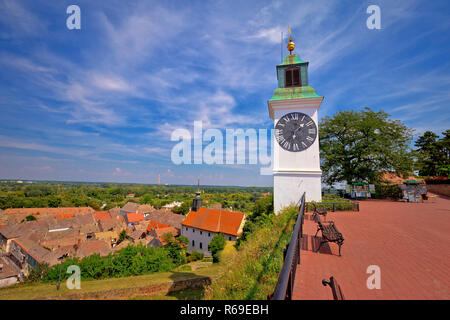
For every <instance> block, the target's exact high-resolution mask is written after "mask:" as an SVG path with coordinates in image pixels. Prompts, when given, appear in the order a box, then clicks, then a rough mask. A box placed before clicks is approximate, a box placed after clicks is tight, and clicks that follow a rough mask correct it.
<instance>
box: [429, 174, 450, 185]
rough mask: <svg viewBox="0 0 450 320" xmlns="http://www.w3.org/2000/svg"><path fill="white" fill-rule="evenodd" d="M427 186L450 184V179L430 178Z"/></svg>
mask: <svg viewBox="0 0 450 320" xmlns="http://www.w3.org/2000/svg"><path fill="white" fill-rule="evenodd" d="M425 182H426V184H450V179H448V178H447V177H444V176H441V177H429V178H427V179H425Z"/></svg>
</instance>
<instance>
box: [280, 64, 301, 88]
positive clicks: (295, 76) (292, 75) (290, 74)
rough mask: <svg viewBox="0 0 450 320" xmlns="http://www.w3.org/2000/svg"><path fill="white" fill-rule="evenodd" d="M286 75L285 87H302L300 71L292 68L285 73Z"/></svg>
mask: <svg viewBox="0 0 450 320" xmlns="http://www.w3.org/2000/svg"><path fill="white" fill-rule="evenodd" d="M284 75H285V86H286V88H287V87H298V86H300V83H301V81H300V69H299V68H290V69H287V70H286V71H285V73H284Z"/></svg>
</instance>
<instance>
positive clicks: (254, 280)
mask: <svg viewBox="0 0 450 320" xmlns="http://www.w3.org/2000/svg"><path fill="white" fill-rule="evenodd" d="M297 214H298V209H297V208H293V207H290V208H287V209H284V210H282V211H281V212H280V214H279V215H271V216H270V223H264V224H262V225H258V226H256V227H255V229H254V230H253V232H252V233H251V234H249V235H248V237H247V240H246V242H244V243H242V246H241V247H240V248H239V251H238V252H237V254H236V256H235V258H234V259H232V260H231V261H226V263H227V265H226V267H227V272H225V273H224V275H223V276H222V277H220V278H219V279H217V280H215V281H214V282H213V283H212V284H211V286H210V287H208V288H207V290H206V291H205V292H206V296H205V298H206V299H219V300H254V299H258V300H265V299H266V298H267V294H268V293H271V292H273V290H274V289H275V285H276V283H277V281H278V275H279V273H280V271H281V268H282V266H283V250H284V248H286V244H287V243H288V242H289V239H290V237H291V234H292V229H293V225H294V223H295V218H296V217H297ZM223 253H224V251H223ZM223 255H224V256H225V254H223ZM221 263H225V258H224V261H222V262H221Z"/></svg>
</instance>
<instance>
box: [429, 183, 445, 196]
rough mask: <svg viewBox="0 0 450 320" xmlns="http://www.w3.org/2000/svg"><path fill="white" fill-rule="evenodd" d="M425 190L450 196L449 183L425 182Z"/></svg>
mask: <svg viewBox="0 0 450 320" xmlns="http://www.w3.org/2000/svg"><path fill="white" fill-rule="evenodd" d="M427 191H428V192H431V193H435V194H438V195H441V196H447V197H450V184H427Z"/></svg>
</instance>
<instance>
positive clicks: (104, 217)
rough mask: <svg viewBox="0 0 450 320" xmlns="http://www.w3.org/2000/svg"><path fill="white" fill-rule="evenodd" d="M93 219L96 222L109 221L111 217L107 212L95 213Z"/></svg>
mask: <svg viewBox="0 0 450 320" xmlns="http://www.w3.org/2000/svg"><path fill="white" fill-rule="evenodd" d="M94 218H95V220H96V221H100V220H111V215H110V214H109V212H108V211H96V212H95V215H94Z"/></svg>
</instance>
